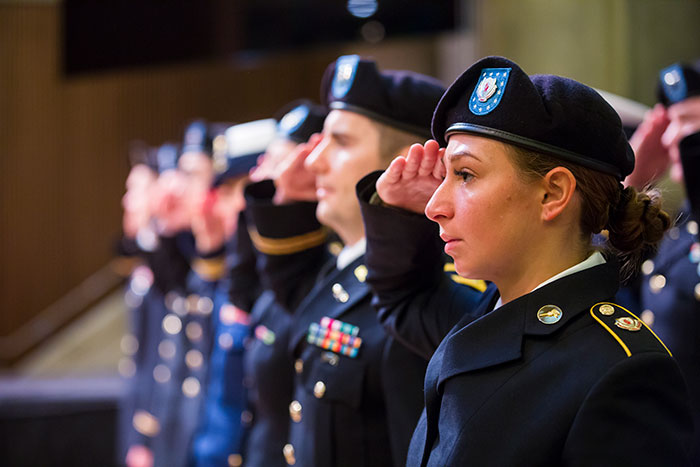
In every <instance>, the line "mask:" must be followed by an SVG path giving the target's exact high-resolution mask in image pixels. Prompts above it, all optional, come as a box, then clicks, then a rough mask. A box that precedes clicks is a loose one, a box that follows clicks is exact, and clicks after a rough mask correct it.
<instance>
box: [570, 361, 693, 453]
mask: <svg viewBox="0 0 700 467" xmlns="http://www.w3.org/2000/svg"><path fill="white" fill-rule="evenodd" d="M660 381H661V382H663V383H662V384H660V383H659V382H660ZM683 386H684V382H683V377H682V376H681V373H680V371H679V368H678V365H676V364H675V362H674V361H673V360H672V359H670V358H667V356H666V355H663V354H661V353H651V352H649V353H640V354H635V355H633V356H632V357H630V358H627V359H625V360H622V361H621V362H619V363H618V364H617V365H615V366H614V367H612V368H611V369H610V370H609V371H608V373H607V374H606V375H605V376H604V377H603V378H601V380H600V381H599V382H598V383H597V384H596V385H595V386H593V387H592V388H591V390H590V392H589V394H588V396H587V397H586V399H585V400H584V402H583V404H582V405H581V407H580V409H579V410H578V413H577V414H576V417H575V418H574V422H573V424H572V427H571V430H570V432H569V435H568V438H567V441H566V444H565V446H564V451H563V454H562V461H563V465H567V466H581V467H583V466H590V465H596V466H601V467H604V466H610V467H612V466H622V465H634V466H638V467H643V466H649V467H652V466H659V465H674V466H675V465H677V466H681V465H690V463H689V460H688V458H687V454H686V453H687V452H688V450H689V446H690V443H691V438H692V422H691V420H690V417H689V414H688V404H687V399H686V398H685V397H682V396H684V395H685V392H684V391H682V390H678V388H683ZM660 401H663V403H660ZM601 420H607V421H608V425H607V426H606V427H605V429H601V428H602V427H601Z"/></svg>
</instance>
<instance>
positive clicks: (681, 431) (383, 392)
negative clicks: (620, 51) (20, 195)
mask: <svg viewBox="0 0 700 467" xmlns="http://www.w3.org/2000/svg"><path fill="white" fill-rule="evenodd" d="M659 83H660V84H659V99H660V104H659V105H658V106H657V107H655V108H654V110H653V111H652V112H650V113H649V114H648V115H647V116H646V118H645V119H644V121H643V122H642V124H641V125H640V126H639V128H638V129H637V131H636V133H635V134H634V135H633V136H632V138H631V143H632V146H630V144H629V143H628V140H627V137H626V136H625V133H624V130H623V127H622V123H621V121H620V118H619V116H618V114H617V113H616V112H615V110H614V109H613V108H612V107H611V106H610V105H609V104H608V103H607V102H606V101H605V100H604V99H603V98H602V97H601V96H600V95H599V94H598V93H597V92H596V91H594V90H592V89H591V88H589V87H587V86H585V85H583V84H581V83H578V82H576V81H573V80H570V79H566V78H562V77H559V76H554V75H532V76H529V75H527V74H526V73H525V72H523V70H522V69H521V68H520V67H519V66H518V65H517V64H516V63H514V62H512V61H510V60H508V59H505V58H502V57H487V58H484V59H482V60H480V61H478V62H476V63H475V64H473V65H472V66H470V67H469V68H468V69H467V70H466V71H465V72H464V73H463V74H462V75H461V76H460V77H459V78H457V80H456V81H455V82H454V83H453V84H452V85H451V86H450V87H449V88H447V89H445V88H444V87H443V86H442V84H440V83H439V82H438V81H437V80H435V79H433V78H430V77H427V76H424V75H420V74H417V73H413V72H409V71H380V70H379V69H378V67H377V65H376V64H375V63H374V62H373V61H372V60H369V59H366V58H362V57H359V56H356V55H349V56H343V57H340V58H338V60H336V61H335V62H333V63H332V64H331V65H329V67H328V69H327V71H326V73H325V74H324V76H323V78H322V82H321V101H322V102H321V105H316V104H314V103H312V102H310V101H306V100H301V101H295V102H293V103H291V104H289V105H288V106H286V107H285V108H284V109H282V111H281V112H280V115H279V116H278V118H274V119H272V118H271V119H264V120H257V121H253V122H248V123H244V124H238V125H230V124H212V123H207V122H204V121H196V122H193V123H192V124H190V125H189V126H188V127H187V129H186V131H185V137H184V141H183V143H182V145H171V144H166V145H163V146H161V147H159V148H156V149H150V148H144V147H136V146H135V147H134V148H133V151H132V169H131V172H130V174H129V177H128V179H127V193H126V195H125V197H124V199H123V205H124V237H123V240H122V241H121V243H120V253H121V254H122V255H123V256H124V257H129V258H133V260H134V261H133V262H132V263H133V265H134V267H133V268H132V269H131V275H130V279H129V283H128V287H127V291H126V303H127V306H128V309H129V333H128V334H127V335H125V336H124V338H123V339H122V350H123V352H124V357H123V358H122V359H121V361H120V363H119V368H120V372H121V373H122V374H123V375H124V377H125V379H126V380H127V381H128V388H129V390H128V394H127V396H126V397H125V398H124V401H123V404H122V410H121V412H120V413H121V418H120V427H121V428H120V438H121V439H120V443H121V451H120V462H125V463H126V464H127V465H128V466H129V467H137V466H149V467H150V466H168V467H170V466H187V465H197V466H226V465H228V466H239V465H247V466H265V467H267V466H275V465H301V466H344V465H348V466H349V465H354V466H356V465H364V466H374V465H376V466H387V465H411V466H414V465H415V466H418V465H420V466H424V465H430V466H438V465H439V466H444V465H504V466H505V465H635V466H640V465H690V463H698V462H700V457H698V456H700V449H698V446H699V445H700V443H699V442H698V436H697V435H694V434H693V433H694V432H693V423H695V424H698V423H700V415H699V414H700V359H699V358H698V357H700V356H699V355H698V349H700V345H698V342H700V340H699V339H698V331H700V323H699V322H698V320H699V319H700V314H698V313H697V310H698V308H699V307H698V303H700V283H699V282H700V279H698V274H700V268H699V267H698V263H700V243H698V240H697V238H698V237H697V236H698V224H697V219H698V215H699V214H698V213H697V206H699V205H700V199H697V198H698V193H697V191H698V189H697V188H696V185H697V183H695V182H694V177H695V174H697V173H700V171H698V170H697V169H698V167H696V165H697V162H696V161H697V160H700V133H698V131H699V130H700V110H698V109H700V66H698V67H695V68H694V67H691V66H686V65H680V64H678V65H673V66H671V67H669V68H667V69H664V70H662V72H661V75H660V80H659ZM431 137H432V138H434V139H435V141H432V140H429V141H428V142H426V143H425V144H421V143H423V142H424V141H426V140H428V139H430V138H431ZM632 147H634V151H633V149H632ZM635 152H636V161H637V163H636V167H635ZM397 155H402V156H400V157H396V156H397ZM669 164H670V165H671V173H672V175H674V176H675V177H676V178H677V179H678V180H679V181H681V182H683V183H684V184H685V187H686V192H687V194H688V201H687V202H686V204H685V205H684V208H683V212H682V214H681V215H680V217H679V221H678V222H677V223H674V222H673V221H672V219H671V217H670V216H669V215H668V214H667V213H665V212H664V211H663V210H662V209H661V207H660V198H659V196H658V193H656V192H655V191H653V190H645V189H644V186H645V185H647V184H649V183H652V182H654V181H655V180H656V179H657V178H658V177H659V176H660V175H661V174H662V172H663V171H664V170H665V168H666V167H667V166H668V165H669ZM635 187H636V188H635ZM637 189H640V190H641V191H639V192H638V191H637ZM669 228H670V230H669ZM666 231H668V234H667V235H666V236H665V237H664V232H666ZM662 237H663V241H661V240H662ZM660 241H661V247H660V249H659V251H658V254H656V256H654V254H655V253H654V252H655V247H656V246H657V244H658V243H659V242H660ZM642 261H643V263H642ZM640 263H641V264H642V268H641V272H640V273H636V271H637V269H638V265H639V264H640ZM621 271H622V273H621ZM621 277H622V278H623V279H628V280H627V281H626V284H627V285H626V287H625V288H624V289H622V291H618V289H619V287H620V283H621V280H620V278H621ZM616 297H618V298H616ZM640 316H641V317H640ZM692 456H694V457H692Z"/></svg>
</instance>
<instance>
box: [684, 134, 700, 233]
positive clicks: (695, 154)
mask: <svg viewBox="0 0 700 467" xmlns="http://www.w3.org/2000/svg"><path fill="white" fill-rule="evenodd" d="M679 149H680V153H681V164H682V165H683V178H684V182H685V191H686V193H687V195H688V201H689V202H690V209H691V211H692V213H693V217H694V218H695V219H700V132H698V133H694V134H692V135H689V136H686V137H685V138H683V139H682V140H681V142H680V144H679Z"/></svg>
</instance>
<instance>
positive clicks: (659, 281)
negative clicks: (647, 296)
mask: <svg viewBox="0 0 700 467" xmlns="http://www.w3.org/2000/svg"><path fill="white" fill-rule="evenodd" d="M664 287H666V278H665V277H664V276H662V275H661V274H656V275H654V276H651V278H650V279H649V289H650V290H651V291H652V292H653V293H659V292H661V289H663V288H664Z"/></svg>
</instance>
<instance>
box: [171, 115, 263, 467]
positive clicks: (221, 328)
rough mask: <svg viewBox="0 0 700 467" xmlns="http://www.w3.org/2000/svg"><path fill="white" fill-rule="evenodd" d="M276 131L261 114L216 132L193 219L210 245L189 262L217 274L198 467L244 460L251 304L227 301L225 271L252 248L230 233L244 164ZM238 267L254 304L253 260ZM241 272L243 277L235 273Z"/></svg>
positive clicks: (205, 274) (239, 205)
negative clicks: (207, 179)
mask: <svg viewBox="0 0 700 467" xmlns="http://www.w3.org/2000/svg"><path fill="white" fill-rule="evenodd" d="M275 134H276V121H275V120H274V119H265V120H257V121H254V122H248V123H244V124H240V125H234V126H232V127H230V128H228V129H226V131H225V133H224V134H220V135H218V136H216V137H215V138H214V165H213V167H214V172H215V177H214V181H213V187H212V190H211V191H210V192H209V195H208V196H207V198H206V199H205V200H204V201H203V203H202V204H201V208H200V209H199V211H198V213H197V215H196V216H195V219H196V222H194V223H193V230H194V232H195V238H197V239H198V238H200V237H205V238H207V239H208V243H207V245H206V246H207V248H208V249H209V250H210V253H209V256H208V257H205V258H202V259H200V262H201V261H208V262H209V263H208V264H207V265H204V264H201V263H200V264H195V265H194V267H193V270H194V271H195V272H196V273H197V274H198V275H199V276H200V278H201V279H202V280H204V281H208V283H209V287H211V285H212V284H213V281H214V280H217V283H216V285H215V287H214V290H213V293H212V295H211V297H212V299H213V310H214V313H213V321H212V324H213V326H214V332H213V333H212V334H211V335H210V336H208V338H209V339H210V341H211V342H210V343H209V344H210V345H211V346H212V350H211V355H210V356H209V360H208V365H209V382H208V386H207V390H206V394H205V396H204V397H205V404H204V407H203V409H204V412H203V414H202V417H201V422H200V428H199V430H198V432H197V435H196V437H195V439H194V443H193V448H192V456H193V465H197V466H202V467H205V466H207V467H209V466H211V467H214V466H226V465H228V466H234V467H235V466H239V465H241V464H242V461H243V457H242V448H243V440H244V432H245V428H246V426H247V425H248V423H249V422H250V415H249V412H246V411H245V405H246V397H245V390H244V388H243V351H244V342H245V339H246V338H247V336H248V334H249V327H248V321H249V318H248V310H249V308H248V307H246V308H244V309H241V308H239V307H237V306H235V305H233V304H232V303H231V301H230V300H229V297H228V295H229V290H230V288H231V286H230V285H229V282H230V281H231V278H230V277H229V274H228V273H229V270H230V268H231V267H233V265H232V263H233V262H235V261H236V260H237V256H238V255H242V256H248V252H249V251H250V250H251V247H250V246H248V247H247V248H244V247H243V246H242V245H243V244H242V242H241V241H240V240H239V239H237V238H233V236H234V233H235V232H236V230H237V227H238V222H239V219H241V217H240V215H239V214H240V213H241V212H242V211H243V209H244V207H245V202H244V199H243V187H244V185H245V183H246V181H247V174H248V172H249V170H250V169H251V168H252V167H253V166H254V165H255V163H256V160H257V158H258V157H259V156H260V155H261V154H262V153H263V152H264V151H265V148H266V147H267V146H268V145H269V143H270V142H271V141H272V139H273V138H274V136H275ZM240 222H241V226H240V227H241V231H243V232H245V225H244V221H243V220H241V221H240ZM195 226H196V227H195ZM201 245H202V242H200V241H199V240H198V241H197V249H198V251H199V252H202V246H201ZM211 252H215V253H216V255H218V256H219V257H220V258H221V262H220V263H219V264H217V265H216V266H214V265H212V264H211V261H212V260H213V256H212V253H211ZM226 257H228V258H227V259H226ZM248 264H249V263H248ZM219 266H220V267H219ZM244 271H245V274H246V275H247V277H245V278H244V279H245V283H246V285H247V287H246V289H245V290H244V291H243V292H242V293H243V294H244V295H245V297H244V298H243V301H244V302H245V303H252V302H253V301H254V300H255V299H256V298H257V296H258V294H259V288H258V287H256V286H252V287H251V284H254V283H255V282H256V281H257V276H256V274H255V269H254V264H249V267H248V268H246V269H244ZM251 276H252V277H251ZM239 278H241V280H243V278H242V277H241V275H240V274H239ZM234 280H235V279H234ZM183 422H185V423H186V422H187V421H186V420H183Z"/></svg>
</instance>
